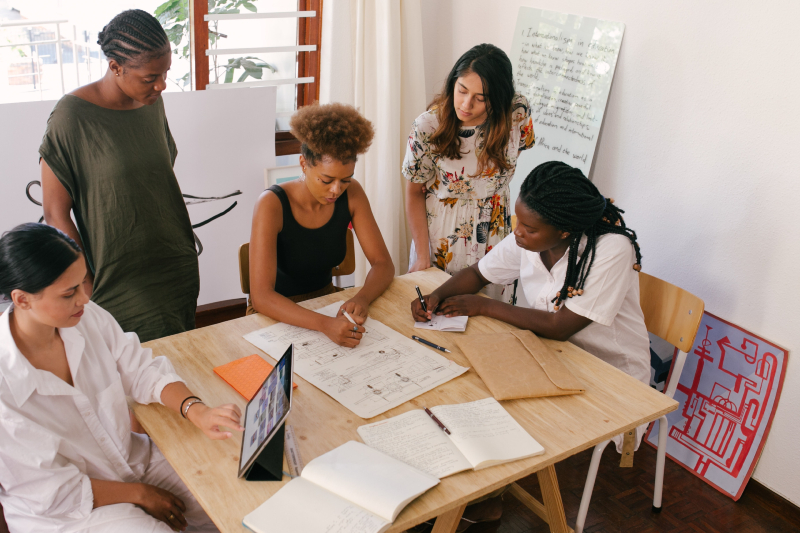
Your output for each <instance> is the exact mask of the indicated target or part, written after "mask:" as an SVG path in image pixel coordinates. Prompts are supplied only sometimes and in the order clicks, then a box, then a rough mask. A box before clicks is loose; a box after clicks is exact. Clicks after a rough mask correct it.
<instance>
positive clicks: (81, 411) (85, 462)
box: [0, 302, 182, 531]
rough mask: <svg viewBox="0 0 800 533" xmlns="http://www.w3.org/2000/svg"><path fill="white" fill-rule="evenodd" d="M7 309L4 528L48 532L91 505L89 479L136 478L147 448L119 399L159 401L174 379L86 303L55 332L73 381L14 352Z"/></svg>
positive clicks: (1, 448) (0, 377) (0, 407)
mask: <svg viewBox="0 0 800 533" xmlns="http://www.w3.org/2000/svg"><path fill="white" fill-rule="evenodd" d="M13 312H14V307H13V306H11V307H10V308H8V309H7V310H6V312H5V313H3V315H2V316H0V486H2V489H0V503H2V505H3V508H4V510H5V515H6V521H7V522H8V524H9V527H10V529H11V530H12V531H57V530H59V529H60V527H59V526H67V525H68V524H70V523H71V522H74V521H77V520H80V519H83V518H85V517H86V516H88V514H89V513H90V512H91V511H92V506H93V503H94V497H93V494H92V487H91V483H90V480H89V478H97V479H102V480H108V481H124V482H138V481H140V480H141V478H142V475H143V474H144V471H145V469H146V467H147V465H148V464H149V462H150V445H149V441H148V439H147V438H146V437H145V436H142V435H138V434H135V433H131V428H130V417H129V415H128V405H127V402H126V399H125V397H126V396H130V397H132V398H133V399H134V400H136V401H137V402H139V403H142V404H148V403H154V402H160V401H161V391H162V390H163V389H164V387H165V386H166V385H168V384H169V383H173V382H176V381H182V380H181V378H180V377H179V376H178V375H177V374H176V373H175V370H174V368H173V367H172V364H171V363H170V362H169V361H168V360H167V358H166V357H156V358H153V357H152V352H151V351H150V350H149V349H144V348H142V347H141V345H140V344H139V339H138V337H137V336H136V335H135V334H133V333H124V332H123V331H122V328H120V326H119V324H117V322H116V321H115V320H114V318H113V317H112V316H111V315H110V314H109V313H108V312H106V311H105V310H103V309H101V308H100V307H99V306H97V305H96V304H95V303H93V302H89V303H88V304H86V306H85V307H84V314H83V317H82V318H81V321H80V322H79V323H78V325H77V326H75V327H73V328H65V329H59V335H60V336H61V339H62V340H63V342H64V348H65V350H66V354H67V361H68V362H69V368H70V372H71V373H72V381H73V383H74V384H75V386H74V387H72V386H70V385H69V384H67V383H66V382H64V381H63V380H62V379H60V378H58V377H56V376H55V375H54V374H53V373H51V372H48V371H43V370H37V369H36V368H34V367H33V366H32V365H31V364H30V362H28V360H27V358H26V357H25V356H24V355H22V353H20V351H19V350H18V349H17V346H16V344H15V342H14V339H13V337H12V336H11V330H10V329H9V317H10V315H11V313H13Z"/></svg>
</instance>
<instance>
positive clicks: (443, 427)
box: [423, 407, 452, 435]
mask: <svg viewBox="0 0 800 533" xmlns="http://www.w3.org/2000/svg"><path fill="white" fill-rule="evenodd" d="M423 409H425V412H426V413H428V416H429V417H431V418H432V419H433V421H434V422H436V425H438V426H439V429H441V430H442V431H444V432H445V433H447V434H448V435H452V433H450V430H449V429H447V426H445V425H444V424H442V421H441V420H439V419H438V418H436V415H435V414H433V413H432V412H431V410H430V409H428V408H427V407H423Z"/></svg>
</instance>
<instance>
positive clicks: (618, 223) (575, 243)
mask: <svg viewBox="0 0 800 533" xmlns="http://www.w3.org/2000/svg"><path fill="white" fill-rule="evenodd" d="M519 194H520V198H521V199H522V201H523V203H524V204H525V205H526V206H527V207H528V209H530V210H532V211H536V212H537V213H538V214H539V215H540V216H541V217H542V218H544V219H545V220H546V221H547V223H548V224H550V225H552V226H555V227H556V228H557V229H559V230H561V231H568V232H569V233H570V239H571V242H570V246H569V251H568V252H567V253H568V257H567V259H568V261H567V275H566V277H565V278H564V286H563V287H561V290H560V291H559V292H558V294H557V296H556V297H555V298H553V302H555V306H556V309H558V306H559V305H560V304H561V302H562V301H564V300H566V299H567V298H572V297H573V296H580V295H581V294H583V287H584V285H585V284H586V278H587V277H589V272H590V271H591V269H592V263H594V257H595V249H596V246H597V239H598V238H599V237H600V236H601V235H605V234H607V233H615V234H617V235H625V236H626V237H627V238H628V239H629V240H630V241H631V244H633V249H634V251H635V252H636V264H634V265H633V269H634V270H636V271H639V270H641V268H642V267H641V263H642V254H641V252H640V251H639V243H637V242H636V232H635V231H633V230H632V229H630V228H628V227H627V226H625V221H624V220H623V218H622V213H624V211H623V210H622V209H620V208H618V207H617V206H615V205H614V200H613V199H612V198H606V197H604V196H603V195H602V194H600V191H599V190H597V187H595V185H594V183H592V182H591V181H589V180H588V179H587V178H586V176H584V175H583V172H581V171H580V170H578V169H577V168H573V167H571V166H569V165H567V164H566V163H561V162H560V161H550V162H547V163H542V164H541V165H539V166H538V167H536V168H534V169H533V170H532V171H531V173H530V174H528V177H527V178H525V181H524V182H523V183H522V187H521V188H520V193H519ZM583 235H586V237H587V242H586V248H585V249H584V251H583V255H582V256H581V258H580V259H578V247H579V246H580V243H581V237H582V236H583Z"/></svg>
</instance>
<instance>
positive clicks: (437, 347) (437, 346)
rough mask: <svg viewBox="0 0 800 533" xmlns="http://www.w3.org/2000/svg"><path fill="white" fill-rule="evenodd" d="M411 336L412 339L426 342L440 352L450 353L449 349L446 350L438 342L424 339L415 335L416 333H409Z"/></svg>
mask: <svg viewBox="0 0 800 533" xmlns="http://www.w3.org/2000/svg"><path fill="white" fill-rule="evenodd" d="M411 338H412V339H414V340H415V341H417V342H421V343H422V344H427V345H428V346H430V347H431V348H435V349H437V350H439V351H442V352H447V353H450V350H448V349H447V348H442V347H441V346H439V345H438V344H433V343H432V342H431V341H426V340H425V339H423V338H422V337H417V336H416V335H411Z"/></svg>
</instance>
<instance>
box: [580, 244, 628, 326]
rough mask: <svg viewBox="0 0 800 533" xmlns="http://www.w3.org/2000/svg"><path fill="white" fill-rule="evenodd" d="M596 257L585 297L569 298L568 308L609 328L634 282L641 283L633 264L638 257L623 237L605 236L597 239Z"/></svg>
mask: <svg viewBox="0 0 800 533" xmlns="http://www.w3.org/2000/svg"><path fill="white" fill-rule="evenodd" d="M595 250H596V254H597V255H596V256H595V258H594V263H593V264H592V269H591V270H590V271H589V276H588V277H587V278H586V284H585V285H584V287H583V294H582V295H581V296H578V297H576V298H569V299H567V302H566V304H565V305H566V306H567V308H568V309H569V310H570V311H572V312H573V313H575V314H578V315H581V316H583V317H586V318H588V319H590V320H592V321H593V322H597V323H598V324H602V325H604V326H610V325H611V323H612V322H614V317H616V316H617V313H619V309H620V307H621V306H622V302H623V301H624V300H625V295H626V294H627V293H628V290H629V289H630V286H631V283H633V282H638V278H637V277H636V271H635V270H633V264H634V263H635V262H636V254H635V252H634V250H633V245H632V244H631V241H630V240H629V239H628V238H627V237H625V236H623V235H611V234H609V235H603V236H601V237H600V238H599V239H598V240H597V246H596V248H595Z"/></svg>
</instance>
